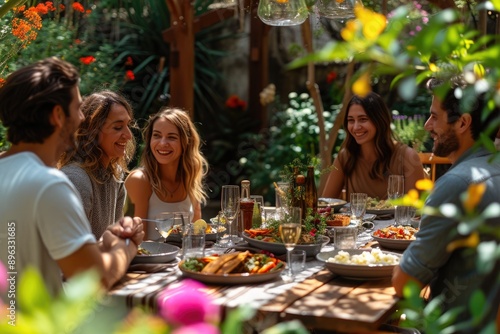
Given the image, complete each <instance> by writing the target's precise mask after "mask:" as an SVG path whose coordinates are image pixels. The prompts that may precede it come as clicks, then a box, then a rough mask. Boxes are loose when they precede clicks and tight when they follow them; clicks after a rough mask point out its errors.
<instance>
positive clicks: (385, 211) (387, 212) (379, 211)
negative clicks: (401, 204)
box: [366, 208, 394, 216]
mask: <svg viewBox="0 0 500 334" xmlns="http://www.w3.org/2000/svg"><path fill="white" fill-rule="evenodd" d="M366 213H371V214H374V215H376V216H382V215H393V214H394V208H389V209H368V208H367V209H366Z"/></svg>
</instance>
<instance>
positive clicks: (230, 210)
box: [220, 185, 240, 247]
mask: <svg viewBox="0 0 500 334" xmlns="http://www.w3.org/2000/svg"><path fill="white" fill-rule="evenodd" d="M220 204H221V209H222V212H223V213H224V217H226V222H227V227H228V234H229V237H228V242H227V243H226V244H225V245H226V246H227V247H233V246H234V245H235V243H234V241H233V228H234V226H233V222H234V219H235V218H236V216H237V215H238V211H239V210H240V187H239V186H235V185H229V186H222V197H221V201H220Z"/></svg>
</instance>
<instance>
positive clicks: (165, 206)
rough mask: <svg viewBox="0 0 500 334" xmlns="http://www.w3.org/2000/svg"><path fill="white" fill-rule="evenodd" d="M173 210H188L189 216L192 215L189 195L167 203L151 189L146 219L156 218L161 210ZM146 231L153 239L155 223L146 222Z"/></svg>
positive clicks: (156, 234)
mask: <svg viewBox="0 0 500 334" xmlns="http://www.w3.org/2000/svg"><path fill="white" fill-rule="evenodd" d="M174 211H189V212H191V217H192V216H193V212H194V210H193V205H192V204H191V199H190V198H189V196H186V198H185V199H184V200H183V201H180V202H172V203H167V202H163V201H162V200H160V199H159V198H158V196H157V195H156V193H155V192H154V191H153V193H152V194H151V197H150V198H149V209H148V219H158V218H161V213H162V212H174ZM147 231H148V232H147V233H148V236H150V238H153V239H155V237H156V236H159V235H158V232H156V231H155V224H149V223H148V224H147Z"/></svg>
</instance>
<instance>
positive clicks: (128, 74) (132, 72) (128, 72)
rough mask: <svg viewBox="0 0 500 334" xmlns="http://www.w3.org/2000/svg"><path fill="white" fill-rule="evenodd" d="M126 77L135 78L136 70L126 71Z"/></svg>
mask: <svg viewBox="0 0 500 334" xmlns="http://www.w3.org/2000/svg"><path fill="white" fill-rule="evenodd" d="M125 78H126V80H130V81H132V80H135V74H134V71H131V70H128V71H126V72H125Z"/></svg>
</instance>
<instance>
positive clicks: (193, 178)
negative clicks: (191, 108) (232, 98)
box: [140, 108, 208, 204]
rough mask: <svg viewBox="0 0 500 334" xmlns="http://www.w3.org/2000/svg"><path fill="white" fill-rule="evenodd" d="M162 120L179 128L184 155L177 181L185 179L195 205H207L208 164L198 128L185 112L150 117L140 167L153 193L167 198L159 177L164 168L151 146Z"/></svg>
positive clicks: (168, 111)
mask: <svg viewBox="0 0 500 334" xmlns="http://www.w3.org/2000/svg"><path fill="white" fill-rule="evenodd" d="M160 118H164V119H166V120H167V121H169V122H170V123H172V124H173V125H175V126H176V127H177V130H178V131H179V136H180V141H181V147H182V155H181V158H180V163H179V166H178V169H177V173H176V177H180V178H181V179H182V183H183V185H184V188H185V189H186V191H187V193H188V195H189V198H190V199H191V201H193V200H194V201H197V202H198V203H201V204H205V203H206V201H207V193H206V191H205V189H204V185H203V179H204V177H205V175H206V174H207V172H208V162H207V160H206V159H205V157H204V156H203V155H202V153H201V151H200V147H201V141H200V136H199V134H198V132H197V130H196V127H195V126H194V124H193V122H192V121H191V119H190V118H189V115H188V114H187V113H186V112H185V111H184V110H181V109H176V108H163V109H160V111H159V112H158V113H156V114H154V115H152V116H150V117H149V119H148V122H147V124H146V126H145V128H144V130H143V133H142V135H143V140H144V150H143V151H142V155H141V161H140V167H142V168H143V170H144V174H145V175H146V177H147V178H148V179H149V182H150V183H151V187H152V188H153V190H155V191H157V192H158V193H160V194H162V195H164V196H165V195H166V189H164V188H163V186H162V183H161V180H160V177H159V173H160V167H159V164H158V161H157V160H156V159H155V157H154V155H153V152H152V151H151V146H150V142H151V137H152V135H153V126H154V123H155V122H156V121H157V120H158V119H160Z"/></svg>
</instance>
